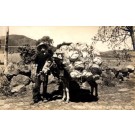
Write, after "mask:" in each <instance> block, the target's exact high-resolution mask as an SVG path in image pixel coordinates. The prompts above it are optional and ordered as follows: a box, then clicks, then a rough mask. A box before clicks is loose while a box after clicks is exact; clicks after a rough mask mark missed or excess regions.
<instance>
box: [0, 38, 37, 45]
mask: <svg viewBox="0 0 135 135" xmlns="http://www.w3.org/2000/svg"><path fill="white" fill-rule="evenodd" d="M0 39H1V44H2V46H3V45H4V44H5V37H4V36H2V37H0ZM25 44H29V45H31V46H33V45H35V44H36V40H34V39H31V38H28V37H26V36H24V35H9V46H17V47H18V46H23V45H25Z"/></svg>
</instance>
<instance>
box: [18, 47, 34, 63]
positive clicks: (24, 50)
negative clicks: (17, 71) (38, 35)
mask: <svg viewBox="0 0 135 135" xmlns="http://www.w3.org/2000/svg"><path fill="white" fill-rule="evenodd" d="M18 52H19V53H20V56H21V58H22V60H23V62H24V63H25V64H29V63H31V62H33V61H34V58H35V56H36V50H35V49H34V48H31V46H30V45H29V44H26V45H24V46H23V47H19V48H18Z"/></svg>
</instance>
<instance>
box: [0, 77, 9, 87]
mask: <svg viewBox="0 0 135 135" xmlns="http://www.w3.org/2000/svg"><path fill="white" fill-rule="evenodd" d="M8 85H9V81H8V79H7V77H6V76H5V75H0V88H3V87H4V86H8Z"/></svg>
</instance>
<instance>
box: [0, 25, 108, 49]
mask: <svg viewBox="0 0 135 135" xmlns="http://www.w3.org/2000/svg"><path fill="white" fill-rule="evenodd" d="M98 28H99V27H98V26H9V34H18V35H25V36H27V37H29V38H32V39H36V40H38V39H40V38H42V37H43V36H50V38H52V39H53V40H54V46H56V45H57V44H60V43H62V42H64V41H65V42H73V43H76V42H82V43H87V44H88V45H91V43H92V40H91V38H93V36H95V35H96V33H97V31H98ZM6 29H7V27H5V26H1V27H0V36H3V35H5V32H6ZM95 48H96V49H97V50H99V51H107V50H108V47H107V45H106V44H102V43H101V42H99V43H97V44H96V45H95Z"/></svg>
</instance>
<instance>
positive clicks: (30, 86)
mask: <svg viewBox="0 0 135 135" xmlns="http://www.w3.org/2000/svg"><path fill="white" fill-rule="evenodd" d="M34 86H35V83H32V82H31V83H30V84H29V85H27V86H25V87H26V90H33V88H34Z"/></svg>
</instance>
